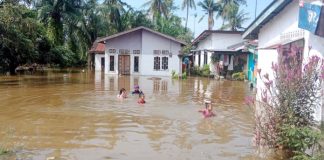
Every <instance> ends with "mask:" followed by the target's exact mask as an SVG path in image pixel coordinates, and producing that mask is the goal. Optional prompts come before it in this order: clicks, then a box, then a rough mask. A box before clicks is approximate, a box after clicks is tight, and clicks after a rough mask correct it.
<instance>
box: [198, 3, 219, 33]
mask: <svg viewBox="0 0 324 160" xmlns="http://www.w3.org/2000/svg"><path fill="white" fill-rule="evenodd" d="M198 6H200V7H201V8H202V9H203V11H205V15H206V14H208V29H209V30H212V29H213V27H214V13H215V12H219V9H220V6H219V5H218V4H217V3H215V2H214V0H204V1H202V2H199V3H198ZM205 15H203V16H202V17H201V18H200V20H199V21H198V22H201V21H202V19H204V17H205Z"/></svg>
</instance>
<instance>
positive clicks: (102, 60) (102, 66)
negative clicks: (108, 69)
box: [101, 57, 105, 71]
mask: <svg viewBox="0 0 324 160" xmlns="http://www.w3.org/2000/svg"><path fill="white" fill-rule="evenodd" d="M104 70H105V57H101V71H104Z"/></svg>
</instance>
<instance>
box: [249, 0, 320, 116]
mask: <svg viewBox="0 0 324 160" xmlns="http://www.w3.org/2000/svg"><path fill="white" fill-rule="evenodd" d="M304 2H307V1H300V2H299V1H296V0H276V1H273V2H272V3H271V4H270V5H269V6H268V7H267V8H266V9H265V10H264V11H263V12H261V14H260V15H259V16H258V17H257V18H256V19H255V20H254V21H253V22H252V23H251V25H250V26H248V28H247V29H246V30H245V32H244V33H243V38H244V39H249V40H255V39H258V68H259V69H261V70H262V73H268V74H269V75H270V76H272V73H273V72H272V69H271V65H272V63H273V62H275V63H277V62H278V59H279V58H280V57H279V56H278V52H277V47H278V46H279V45H282V46H284V47H285V48H288V49H289V48H290V47H292V46H297V47H301V48H302V52H301V53H300V55H301V57H303V59H304V60H305V59H307V58H308V57H309V56H312V55H317V56H320V57H323V56H324V37H323V36H324V34H323V33H324V9H323V7H322V5H323V4H322V3H321V2H320V1H310V2H312V4H311V3H304ZM314 3H318V4H319V5H318V6H312V7H309V6H310V5H315V4H314ZM306 6H308V7H307V8H306V10H307V12H305V13H302V11H301V10H303V9H305V7H306ZM314 8H315V10H314ZM316 8H317V9H318V8H322V11H321V10H316ZM321 12H322V15H321V16H320V13H321ZM303 14H306V15H303ZM307 14H309V15H307ZM315 21H316V24H315ZM304 23H306V26H307V24H310V25H309V26H308V27H310V28H309V29H307V30H306V29H302V28H305V26H303V25H305V24H304ZM314 26H315V27H314ZM306 28H307V27H306ZM314 28H315V30H314ZM262 87H264V86H263V84H262V81H261V80H260V79H258V82H257V88H258V91H257V93H258V95H257V99H260V97H261V95H260V94H261V91H260V89H262ZM321 110H322V111H321ZM321 115H322V116H321ZM323 116H324V109H323V101H322V109H321V108H318V109H317V111H316V116H315V117H316V119H317V120H320V119H321V118H322V120H324V117H323Z"/></svg>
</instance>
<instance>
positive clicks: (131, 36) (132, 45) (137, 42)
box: [105, 31, 142, 74]
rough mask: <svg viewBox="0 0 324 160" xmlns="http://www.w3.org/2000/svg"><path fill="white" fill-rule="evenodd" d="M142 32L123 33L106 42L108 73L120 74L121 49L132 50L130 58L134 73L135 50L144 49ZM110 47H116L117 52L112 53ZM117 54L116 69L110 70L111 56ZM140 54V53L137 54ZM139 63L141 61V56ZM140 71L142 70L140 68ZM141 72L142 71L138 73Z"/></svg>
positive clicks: (106, 70) (106, 71)
mask: <svg viewBox="0 0 324 160" xmlns="http://www.w3.org/2000/svg"><path fill="white" fill-rule="evenodd" d="M141 47H142V33H141V31H136V32H131V33H128V34H126V35H122V36H119V37H116V38H113V39H110V40H109V41H107V42H106V51H105V53H106V54H105V55H106V68H105V73H106V74H118V55H119V49H128V50H129V51H130V59H131V66H130V67H131V74H133V73H134V65H133V61H134V55H133V50H142V48H141ZM109 49H116V53H114V54H110V53H109V52H108V51H109ZM111 55H113V56H115V57H114V58H115V67H114V69H115V70H114V71H109V66H110V64H109V63H110V61H109V56H111ZM136 56H138V55H136ZM139 63H141V58H140V61H139ZM139 71H140V70H139ZM138 74H140V73H138Z"/></svg>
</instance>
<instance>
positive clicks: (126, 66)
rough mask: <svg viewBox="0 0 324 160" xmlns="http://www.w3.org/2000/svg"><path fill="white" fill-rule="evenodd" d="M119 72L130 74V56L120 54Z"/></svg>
mask: <svg viewBox="0 0 324 160" xmlns="http://www.w3.org/2000/svg"><path fill="white" fill-rule="evenodd" d="M118 73H119V74H122V75H129V74H130V56H129V55H119V56H118Z"/></svg>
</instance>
